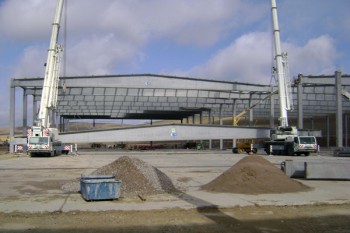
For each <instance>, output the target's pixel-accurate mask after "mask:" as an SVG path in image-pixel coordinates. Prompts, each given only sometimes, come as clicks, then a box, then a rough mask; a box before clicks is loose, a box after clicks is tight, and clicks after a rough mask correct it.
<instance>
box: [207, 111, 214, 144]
mask: <svg viewBox="0 0 350 233" xmlns="http://www.w3.org/2000/svg"><path fill="white" fill-rule="evenodd" d="M208 114H209V115H208V124H209V125H211V123H212V122H211V110H209V113H208ZM208 143H209V150H211V149H213V141H212V140H211V139H209V142H208Z"/></svg>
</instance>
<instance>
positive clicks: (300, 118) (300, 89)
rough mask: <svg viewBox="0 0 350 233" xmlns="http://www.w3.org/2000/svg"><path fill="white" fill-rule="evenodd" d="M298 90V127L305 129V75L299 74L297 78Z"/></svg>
mask: <svg viewBox="0 0 350 233" xmlns="http://www.w3.org/2000/svg"><path fill="white" fill-rule="evenodd" d="M297 84H298V87H297V91H298V129H303V128H304V125H303V122H304V113H303V92H304V89H303V75H302V74H299V75H298V79H297Z"/></svg>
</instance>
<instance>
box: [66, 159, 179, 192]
mask: <svg viewBox="0 0 350 233" xmlns="http://www.w3.org/2000/svg"><path fill="white" fill-rule="evenodd" d="M90 175H114V176H115V177H116V179H117V180H121V181H122V185H121V189H120V195H121V197H136V196H139V195H140V196H144V195H154V194H161V193H166V192H173V191H175V187H174V185H173V183H172V182H171V179H170V178H169V177H168V176H167V175H165V174H164V173H163V172H161V171H160V170H159V169H157V168H155V167H153V166H151V165H149V164H148V163H146V162H144V161H142V160H140V159H137V158H130V157H128V156H123V157H120V158H119V159H117V160H115V161H114V162H112V163H110V164H108V165H106V166H103V167H101V168H98V169H97V170H95V171H94V172H92V173H91V174H90ZM79 188H80V184H79V180H75V181H72V182H69V183H67V184H65V185H63V186H62V189H63V190H65V191H66V192H78V191H79Z"/></svg>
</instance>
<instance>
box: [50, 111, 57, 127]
mask: <svg viewBox="0 0 350 233" xmlns="http://www.w3.org/2000/svg"><path fill="white" fill-rule="evenodd" d="M51 121H52V122H51V123H52V127H54V128H57V125H56V110H54V109H53V110H52V111H51Z"/></svg>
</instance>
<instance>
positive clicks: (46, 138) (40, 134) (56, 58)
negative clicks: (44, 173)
mask: <svg viewBox="0 0 350 233" xmlns="http://www.w3.org/2000/svg"><path fill="white" fill-rule="evenodd" d="M62 8H63V0H58V1H57V7H56V15H55V19H54V22H53V24H52V34H51V41H50V47H49V50H48V56H47V62H46V68H45V77H44V84H43V90H42V96H41V102H40V111H39V116H38V120H37V125H36V126H32V127H31V128H30V129H28V130H27V147H28V153H29V155H30V156H34V155H49V156H55V155H59V154H61V153H66V154H68V152H69V150H67V149H65V145H64V144H62V142H61V141H60V140H59V138H58V129H56V128H51V127H50V119H49V115H50V110H52V109H55V108H56V105H57V95H58V82H59V70H60V67H59V66H60V58H61V53H62V51H63V49H62V46H61V45H59V44H58V43H57V40H58V33H59V28H60V21H61V14H62Z"/></svg>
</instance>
